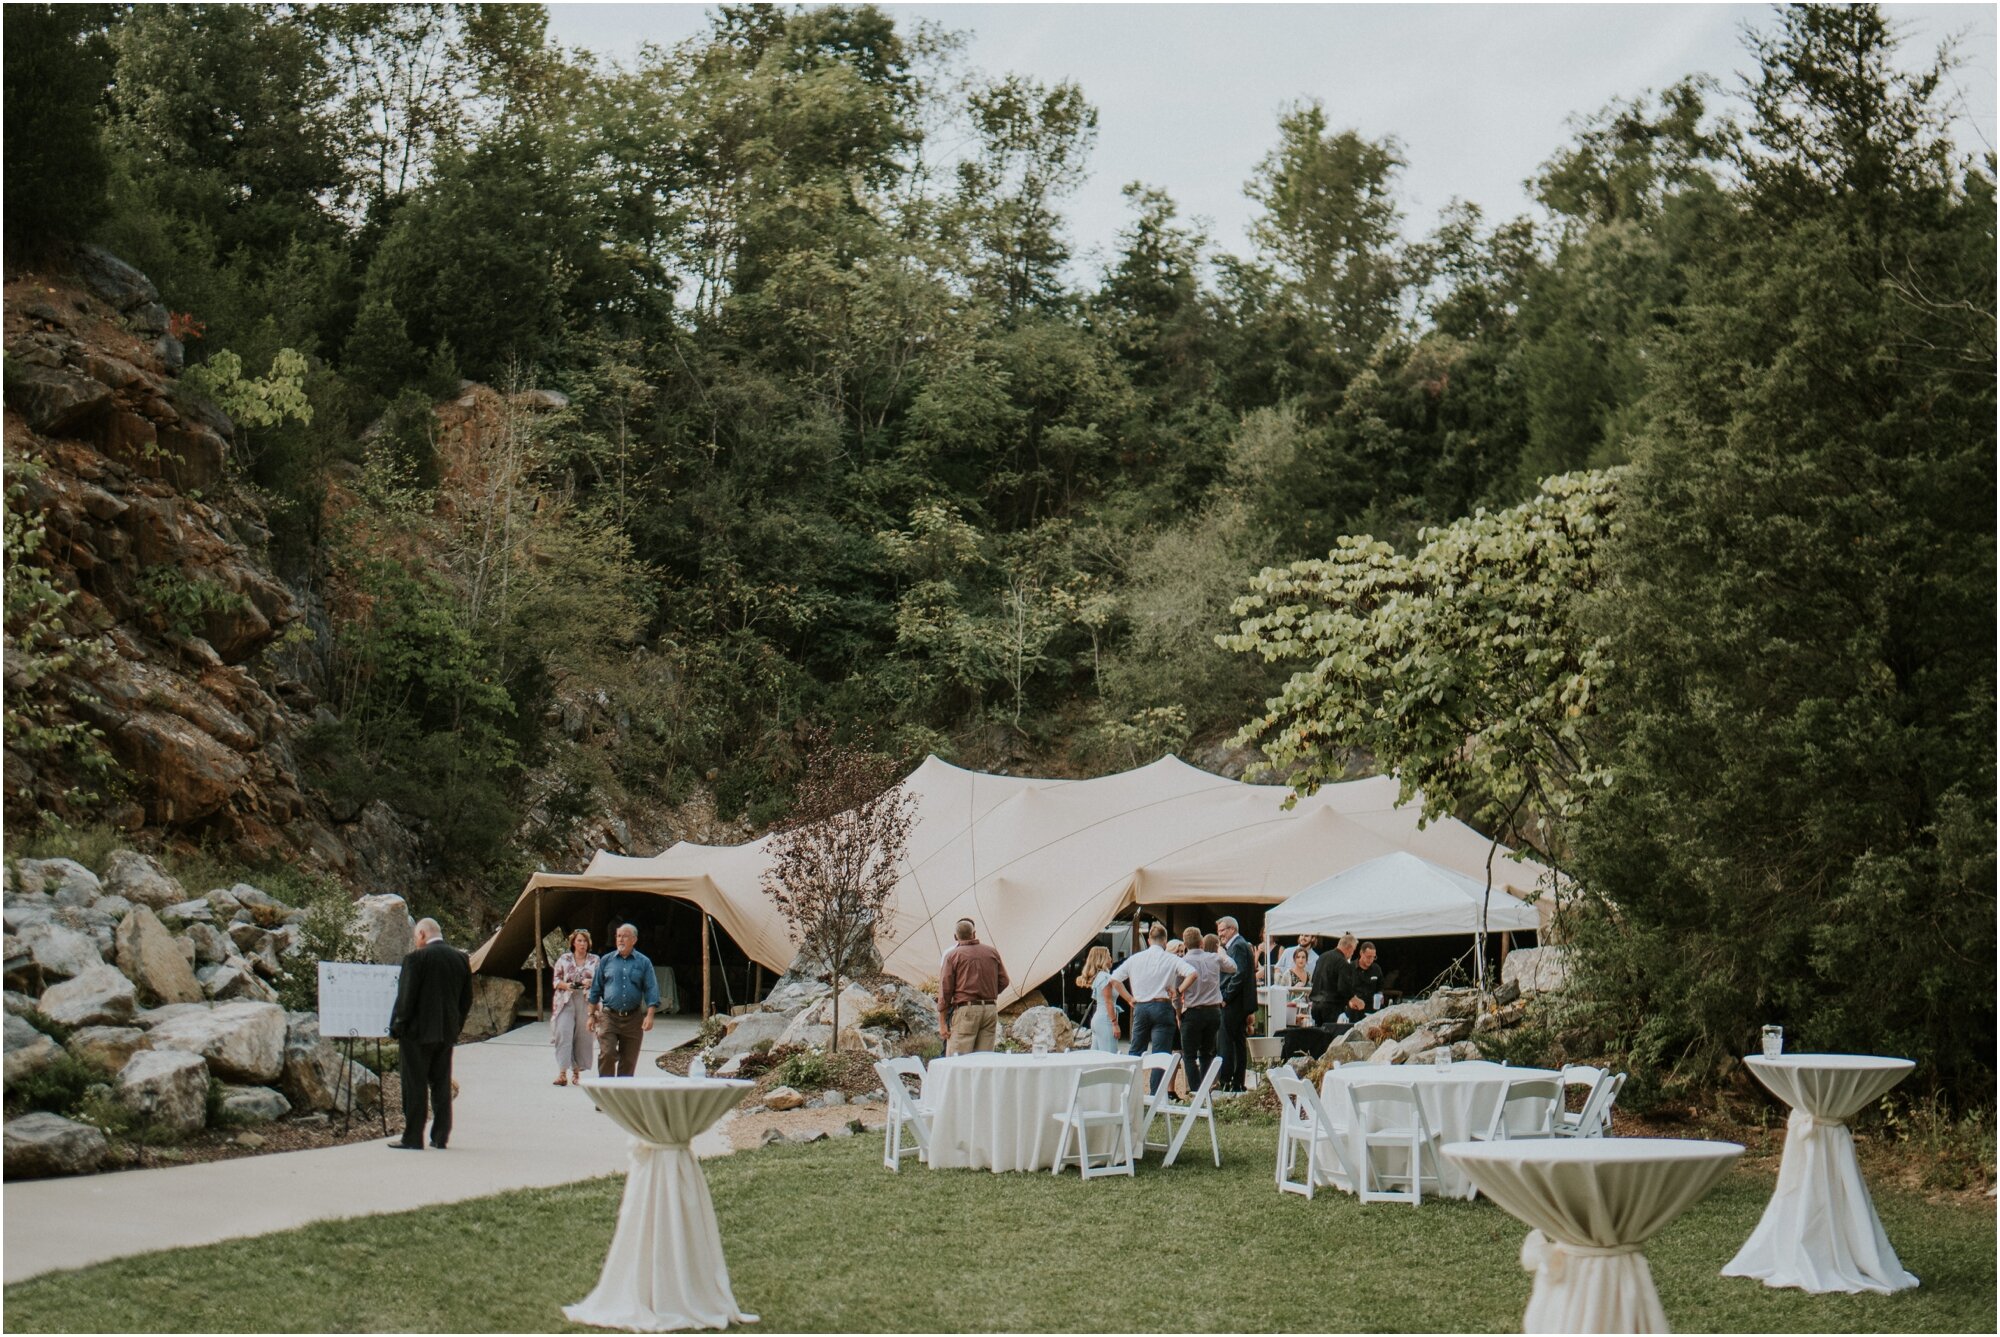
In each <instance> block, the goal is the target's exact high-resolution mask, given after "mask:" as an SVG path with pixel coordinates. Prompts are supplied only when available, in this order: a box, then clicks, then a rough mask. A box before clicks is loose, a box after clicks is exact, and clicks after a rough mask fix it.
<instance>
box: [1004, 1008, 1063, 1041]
mask: <svg viewBox="0 0 2000 1337" xmlns="http://www.w3.org/2000/svg"><path fill="white" fill-rule="evenodd" d="M1075 1033H1076V1023H1074V1022H1072V1021H1071V1020H1070V1019H1069V1014H1068V1013H1066V1012H1064V1011H1063V1010H1062V1009H1061V1008H1059V1007H1031V1008H1029V1009H1028V1010H1027V1011H1025V1012H1023V1013H1021V1015H1020V1016H1018V1017H1015V1018H1014V1020H1013V1021H1012V1022H1011V1023H1010V1024H1009V1025H1008V1027H1007V1035H1008V1037H1009V1038H1010V1039H1012V1040H1014V1041H1016V1042H1017V1043H1019V1044H1024V1045H1026V1046H1028V1048H1030V1049H1035V1048H1038V1047H1039V1048H1041V1049H1044V1050H1063V1049H1068V1048H1069V1047H1070V1043H1071V1037H1072V1036H1074V1035H1075Z"/></svg>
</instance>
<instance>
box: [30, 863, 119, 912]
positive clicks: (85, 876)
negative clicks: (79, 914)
mask: <svg viewBox="0 0 2000 1337" xmlns="http://www.w3.org/2000/svg"><path fill="white" fill-rule="evenodd" d="M42 880H43V885H44V887H45V889H46V890H47V891H48V893H49V898H50V899H51V900H53V901H54V902H55V903H56V907H57V908H58V909H61V908H62V907H64V906H70V907H74V908H76V909H83V908H84V907H86V906H91V905H95V904H97V898H98V897H99V896H102V895H103V894H104V884H103V883H102V882H100V881H98V879H97V874H95V873H93V872H91V871H90V870H89V869H88V868H85V867H84V866H83V865H82V864H80V863H78V862H77V861H76V860H74V859H50V860H48V861H47V862H46V863H44V864H43V865H42Z"/></svg>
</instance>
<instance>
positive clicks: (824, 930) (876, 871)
mask: <svg viewBox="0 0 2000 1337" xmlns="http://www.w3.org/2000/svg"><path fill="white" fill-rule="evenodd" d="M805 753H806V760H805V777H804V779H802V780H801V781H800V782H799V788H798V801H797V804H796V806H795V807H794V808H793V810H792V814H791V816H790V817H789V818H787V819H786V820H785V822H784V823H783V825H781V826H780V827H779V828H778V829H777V831H776V832H775V833H774V834H773V835H772V837H771V844H770V855H771V862H770V865H769V866H768V867H767V868H766V869H765V870H764V892H765V894H766V895H768V896H769V897H770V898H771V900H772V902H773V904H775V905H776V906H777V907H778V912H779V913H780V914H782V915H784V917H785V922H786V923H787V925H789V927H790V930H791V936H792V940H793V941H794V942H796V943H798V945H799V949H800V957H801V959H802V960H805V961H810V962H813V963H816V964H820V965H823V966H824V967H825V968H826V970H827V973H828V976H829V982H830V983H831V984H832V986H833V1046H832V1047H833V1048H834V1049H839V1048H840V981H841V978H842V977H843V976H845V975H848V974H849V973H851V972H852V971H853V970H854V969H855V967H856V966H857V965H859V963H861V962H862V961H864V960H866V959H868V958H869V956H870V955H871V954H872V949H873V947H874V944H875V925H876V923H877V921H878V920H879V919H880V918H881V915H882V912H883V911H884V910H885V909H887V908H888V904H889V898H890V896H891V894H892V893H893V892H894V891H895V887H896V880H897V878H898V877H899V876H901V874H900V872H899V871H898V865H899V864H900V863H901V862H902V858H903V847H904V845H905V844H906V843H907V842H908V840H909V835H910V825H911V823H912V822H914V821H915V820H916V815H917V798H916V795H914V794H910V793H906V792H904V790H903V789H902V788H901V786H900V781H901V779H902V775H901V770H900V767H899V766H898V764H897V762H896V760H895V759H894V758H893V757H888V756H884V755H883V754H881V753H879V752H871V751H869V750H867V749H866V748H863V747H859V746H856V745H854V744H851V743H836V742H834V741H833V739H832V737H831V736H830V734H829V733H828V731H826V730H824V729H821V730H816V731H814V732H813V733H811V734H810V735H808V737H807V739H806V744H805Z"/></svg>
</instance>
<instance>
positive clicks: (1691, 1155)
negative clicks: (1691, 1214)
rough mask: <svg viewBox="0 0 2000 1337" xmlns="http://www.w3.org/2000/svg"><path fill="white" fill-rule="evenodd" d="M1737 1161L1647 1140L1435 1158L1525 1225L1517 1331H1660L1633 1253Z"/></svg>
mask: <svg viewBox="0 0 2000 1337" xmlns="http://www.w3.org/2000/svg"><path fill="white" fill-rule="evenodd" d="M1742 1154H1743V1148H1742V1147H1740V1146H1738V1145H1737V1144H1736V1143H1734V1142H1696V1141H1681V1140H1677V1139H1671V1138H1651V1137H1620V1138H1608V1137H1591V1138H1552V1139H1540V1140H1536V1141H1520V1142H1454V1143H1451V1144H1449V1145H1447V1146H1446V1147H1445V1149H1444V1156H1445V1159H1446V1160H1449V1161H1453V1162H1455V1163H1457V1164H1458V1165H1459V1166H1461V1167H1463V1168H1464V1170H1465V1172H1466V1173H1467V1174H1468V1175H1470V1176H1471V1177H1472V1179H1473V1182H1475V1183H1476V1184H1478V1185H1479V1191H1480V1192H1482V1193H1484V1194H1485V1195H1486V1196H1487V1197H1489V1198H1491V1199H1492V1200H1493V1201H1494V1202H1496V1203H1498V1204H1499V1205H1500V1206H1501V1207H1502V1208H1504V1209H1505V1210H1506V1211H1507V1212H1508V1213H1509V1214H1510V1215H1512V1216H1514V1217H1516V1218H1518V1219H1519V1220H1521V1221H1523V1222H1525V1223H1526V1224H1528V1225H1529V1226H1532V1227H1533V1229H1532V1230H1530V1231H1529V1232H1528V1238H1527V1240H1526V1241H1525V1242H1523V1244H1522V1245H1521V1266H1523V1267H1525V1268H1527V1269H1528V1270H1529V1271H1531V1272H1533V1273H1534V1274H1535V1291H1534V1294H1533V1295H1532V1296H1531V1297H1530V1298H1529V1300H1528V1312H1527V1314H1526V1315H1525V1316H1524V1317H1523V1320H1522V1329H1521V1330H1522V1331H1523V1332H1666V1331H1667V1330H1668V1329H1667V1316H1666V1314H1665V1313H1664V1312H1663V1311H1662V1310H1661V1308H1660V1296H1659V1292H1658V1291H1656V1290H1654V1289H1653V1272H1652V1269H1651V1268H1649V1267H1648V1266H1646V1255H1645V1254H1643V1253H1641V1252H1640V1251H1639V1247H1640V1246H1641V1245H1643V1244H1644V1243H1645V1242H1646V1241H1647V1240H1649V1239H1651V1238H1652V1237H1653V1236H1654V1235H1656V1234H1658V1233H1659V1231H1660V1230H1661V1228H1662V1227H1664V1226H1665V1225H1666V1224H1667V1223H1668V1222H1669V1221H1672V1220H1673V1219H1674V1218H1675V1217H1677V1216H1679V1215H1680V1214H1681V1213H1682V1212H1684V1211H1686V1210H1687V1209H1688V1208H1689V1207H1690V1206H1692V1205H1693V1204H1694V1203H1696V1202H1698V1201H1699V1200H1700V1199H1701V1197H1702V1196H1703V1195H1704V1194H1706V1193H1707V1192H1708V1191H1709V1189H1711V1188H1713V1187H1714V1186H1715V1181H1716V1180H1718V1179H1720V1178H1722V1176H1723V1174H1724V1173H1725V1172H1726V1171H1727V1170H1728V1169H1729V1167H1730V1166H1731V1165H1732V1164H1733V1163H1734V1162H1735V1160H1736V1158H1737V1157H1738V1156H1740V1155H1742Z"/></svg>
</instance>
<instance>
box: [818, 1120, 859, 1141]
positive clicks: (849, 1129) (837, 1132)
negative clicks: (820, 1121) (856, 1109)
mask: <svg viewBox="0 0 2000 1337" xmlns="http://www.w3.org/2000/svg"><path fill="white" fill-rule="evenodd" d="M860 1122H861V1121H860V1120H859V1119H849V1120H848V1121H847V1122H846V1123H844V1124H841V1125H840V1126H839V1127H838V1128H829V1129H828V1130H827V1133H826V1135H827V1136H828V1137H853V1136H854V1135H855V1134H856V1133H858V1132H860V1131H861V1130H860V1128H858V1127H857V1126H856V1125H858V1124H859V1123H860Z"/></svg>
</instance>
